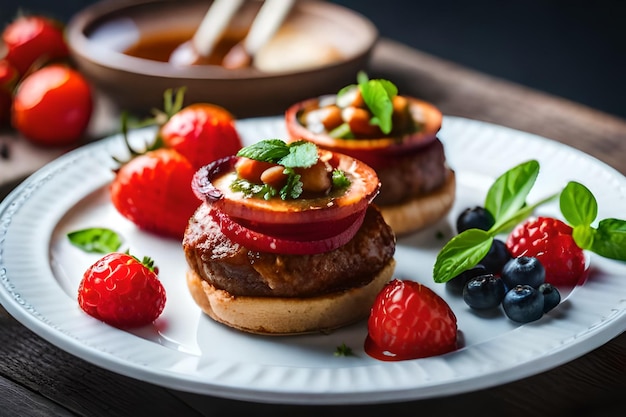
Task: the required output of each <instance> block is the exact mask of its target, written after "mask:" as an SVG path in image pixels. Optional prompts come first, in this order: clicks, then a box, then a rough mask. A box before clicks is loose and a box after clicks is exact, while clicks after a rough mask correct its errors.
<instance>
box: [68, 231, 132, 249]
mask: <svg viewBox="0 0 626 417" xmlns="http://www.w3.org/2000/svg"><path fill="white" fill-rule="evenodd" d="M67 238H68V239H69V241H70V243H71V244H72V245H74V246H76V247H78V248H80V249H82V250H83V251H85V252H88V253H101V254H106V253H110V252H115V251H116V250H118V249H119V248H120V246H121V245H122V238H121V236H120V235H119V234H117V233H116V232H115V231H114V230H111V229H108V228H106V227H91V228H88V229H81V230H75V231H73V232H70V233H68V234H67Z"/></svg>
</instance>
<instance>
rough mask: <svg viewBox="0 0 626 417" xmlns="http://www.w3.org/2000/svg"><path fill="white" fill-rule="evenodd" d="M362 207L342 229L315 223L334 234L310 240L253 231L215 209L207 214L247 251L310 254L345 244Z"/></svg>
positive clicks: (354, 230)
mask: <svg viewBox="0 0 626 417" xmlns="http://www.w3.org/2000/svg"><path fill="white" fill-rule="evenodd" d="M366 210H367V208H366V209H365V210H363V211H362V212H359V213H356V215H355V216H351V217H350V220H351V222H350V224H348V225H347V227H346V228H345V229H338V228H336V227H335V226H336V224H335V223H334V222H332V221H329V222H327V223H326V224H325V225H320V224H318V225H317V226H318V227H319V228H320V229H323V230H325V231H334V233H331V234H330V235H328V236H326V237H323V238H322V237H320V236H317V237H316V238H314V239H310V236H306V238H305V235H302V236H300V237H299V238H296V237H295V235H292V236H291V238H288V237H279V236H277V235H273V234H271V235H270V234H267V233H263V232H261V231H258V230H253V229H250V228H248V227H245V226H244V225H242V224H240V223H238V222H236V221H235V220H233V219H232V218H231V217H229V216H228V215H227V214H225V213H224V212H222V211H220V210H219V209H216V208H213V209H212V210H211V211H210V212H209V213H210V214H209V215H210V216H211V217H212V218H213V220H215V221H216V222H217V223H218V224H219V225H220V229H221V230H222V233H224V235H225V236H226V237H228V238H229V239H230V240H232V241H233V242H235V243H238V244H240V245H242V246H244V247H246V248H247V249H249V250H253V251H259V252H269V253H279V254H283V255H312V254H316V253H323V252H329V251H332V250H335V249H337V248H340V247H341V246H343V245H345V244H346V243H348V242H349V241H350V240H351V239H352V238H353V237H354V235H355V234H356V233H357V231H358V230H359V228H360V227H361V225H362V224H363V219H364V218H365V212H366ZM291 227H292V228H293V227H294V226H293V225H291Z"/></svg>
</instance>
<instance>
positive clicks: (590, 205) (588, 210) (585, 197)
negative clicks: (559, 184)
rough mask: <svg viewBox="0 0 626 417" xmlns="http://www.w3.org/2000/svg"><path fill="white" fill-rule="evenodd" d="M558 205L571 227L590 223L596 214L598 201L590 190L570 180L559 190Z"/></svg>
mask: <svg viewBox="0 0 626 417" xmlns="http://www.w3.org/2000/svg"><path fill="white" fill-rule="evenodd" d="M559 206H560V209H561V213H562V214H563V217H565V220H567V222H568V223H569V224H570V225H571V226H572V227H576V226H587V225H590V224H591V223H592V222H593V221H594V220H595V219H596V216H597V215H598V203H597V202H596V199H595V197H594V196H593V194H592V193H591V191H589V189H588V188H587V187H585V186H584V185H582V184H580V183H577V182H575V181H570V182H569V183H568V184H567V185H566V186H565V188H564V189H563V191H561V196H560V197H559Z"/></svg>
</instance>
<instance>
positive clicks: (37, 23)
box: [2, 16, 69, 75]
mask: <svg viewBox="0 0 626 417" xmlns="http://www.w3.org/2000/svg"><path fill="white" fill-rule="evenodd" d="M2 40H3V41H4V43H5V45H6V50H7V53H6V56H5V58H6V59H7V60H8V61H9V62H10V63H11V64H12V65H13V66H14V67H15V68H16V69H17V70H18V71H19V73H20V74H21V75H24V74H26V72H27V71H29V69H31V67H32V66H33V64H39V65H43V64H44V63H46V62H49V61H51V60H55V59H61V58H66V57H68V56H69V50H68V47H67V43H66V42H65V37H64V33H63V27H62V25H61V24H60V23H58V22H56V21H54V20H52V19H49V18H47V17H43V16H20V17H18V18H17V19H15V20H14V21H13V22H11V23H10V24H9V25H8V26H7V27H6V28H5V29H4V31H3V32H2Z"/></svg>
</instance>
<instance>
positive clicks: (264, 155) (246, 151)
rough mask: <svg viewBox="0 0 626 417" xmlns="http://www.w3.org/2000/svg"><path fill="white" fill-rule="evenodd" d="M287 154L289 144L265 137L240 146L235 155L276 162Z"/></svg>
mask: <svg viewBox="0 0 626 417" xmlns="http://www.w3.org/2000/svg"><path fill="white" fill-rule="evenodd" d="M287 155H289V146H287V144H286V143H285V142H284V141H282V140H280V139H266V140H262V141H260V142H257V143H254V144H252V145H249V146H246V147H244V148H241V149H240V150H239V152H237V156H243V157H245V158H250V159H254V160H256V161H261V162H272V163H276V162H278V161H279V160H280V159H281V158H284V157H285V156H287Z"/></svg>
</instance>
